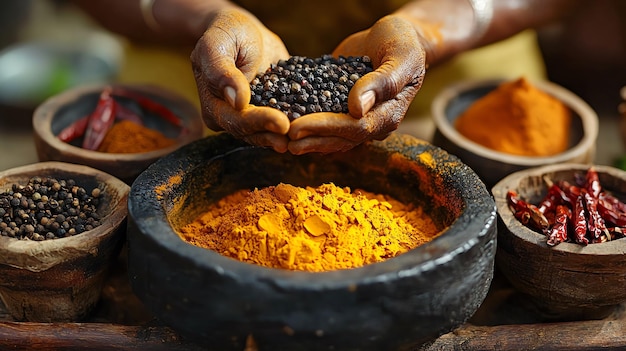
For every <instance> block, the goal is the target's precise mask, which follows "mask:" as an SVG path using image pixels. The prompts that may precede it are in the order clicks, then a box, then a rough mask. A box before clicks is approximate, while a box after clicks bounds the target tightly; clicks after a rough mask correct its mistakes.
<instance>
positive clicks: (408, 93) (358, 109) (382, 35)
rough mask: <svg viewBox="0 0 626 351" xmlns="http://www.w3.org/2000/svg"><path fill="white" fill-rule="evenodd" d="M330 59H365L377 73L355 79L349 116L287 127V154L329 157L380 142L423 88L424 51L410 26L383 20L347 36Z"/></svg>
mask: <svg viewBox="0 0 626 351" xmlns="http://www.w3.org/2000/svg"><path fill="white" fill-rule="evenodd" d="M333 55H334V56H338V55H343V56H369V57H370V58H371V60H372V64H373V66H374V68H375V71H373V72H371V73H368V74H366V75H365V76H363V77H361V78H360V79H359V80H357V81H356V83H355V85H354V86H353V87H352V89H351V90H350V94H349V96H348V108H349V111H350V113H349V114H337V113H329V112H321V113H313V114H307V115H304V116H302V117H299V118H298V119H296V120H294V121H293V122H292V123H291V128H290V130H289V134H288V135H289V138H290V142H289V145H288V148H289V151H290V152H291V153H293V154H296V155H298V154H305V153H309V152H321V153H329V152H335V151H345V150H349V149H351V148H353V147H355V146H357V145H359V144H361V143H363V142H365V141H368V140H381V139H384V138H386V137H387V136H388V135H389V134H390V133H391V132H392V131H394V130H396V129H397V128H398V126H399V124H400V122H401V121H402V119H403V118H404V115H405V113H406V111H407V109H408V107H409V105H410V104H411V102H412V101H413V98H414V97H415V94H416V93H417V91H418V90H419V88H420V87H421V85H422V80H423V78H424V73H425V71H426V64H425V53H424V49H423V47H422V45H421V44H420V41H419V38H418V35H417V33H416V32H415V29H414V27H413V26H412V24H411V23H410V22H408V21H407V20H405V19H403V18H401V17H400V16H396V15H389V16H386V17H383V18H382V19H380V20H379V21H378V22H376V23H375V24H374V25H373V26H372V27H371V28H369V29H367V30H365V31H362V32H359V33H355V34H353V35H351V36H349V37H348V38H346V39H345V40H344V41H343V42H342V43H341V44H340V45H339V46H338V47H337V48H336V49H335V51H334V52H333Z"/></svg>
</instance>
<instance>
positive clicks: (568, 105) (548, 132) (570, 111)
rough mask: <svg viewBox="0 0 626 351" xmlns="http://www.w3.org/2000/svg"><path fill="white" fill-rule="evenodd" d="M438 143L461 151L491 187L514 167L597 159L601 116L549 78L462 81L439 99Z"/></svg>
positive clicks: (436, 110)
mask: <svg viewBox="0 0 626 351" xmlns="http://www.w3.org/2000/svg"><path fill="white" fill-rule="evenodd" d="M432 117H433V120H434V122H435V127H436V128H435V133H434V136H433V141H432V142H433V144H435V145H437V146H440V147H441V148H443V149H445V150H446V151H448V152H450V153H451V154H453V155H456V156H458V157H459V158H460V159H461V160H462V161H463V162H464V163H466V164H467V165H468V166H470V168H472V169H473V170H474V171H475V172H476V174H478V176H479V177H480V178H481V179H482V180H483V181H484V182H485V184H486V185H487V187H488V188H491V187H492V186H494V185H495V184H496V183H497V182H498V181H499V180H500V179H502V178H504V177H505V176H506V175H508V174H511V173H513V172H516V171H519V170H523V169H526V168H531V167H538V166H543V165H550V164H557V163H567V162H573V163H589V164H590V163H592V162H593V160H594V156H595V150H596V139H597V137H598V128H599V127H598V124H599V122H598V116H597V114H596V113H595V111H594V110H593V109H592V108H591V107H590V106H589V105H588V104H587V103H586V102H585V101H584V100H582V99H581V98H580V97H578V96H577V95H575V94H574V93H572V92H570V91H569V90H567V89H565V88H564V87H561V86H559V85H557V84H554V83H552V82H549V81H529V80H528V79H526V78H524V77H521V78H518V79H509V80H505V79H488V80H470V81H462V82H459V83H456V84H454V85H451V86H449V87H447V88H445V89H444V90H442V91H441V92H440V93H439V94H438V95H437V96H436V97H435V99H434V100H433V104H432Z"/></svg>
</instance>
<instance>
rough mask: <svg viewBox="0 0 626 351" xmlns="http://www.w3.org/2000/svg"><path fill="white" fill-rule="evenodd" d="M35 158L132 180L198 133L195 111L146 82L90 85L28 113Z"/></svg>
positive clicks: (200, 128) (200, 124) (200, 126)
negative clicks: (91, 168) (74, 165)
mask: <svg viewBox="0 0 626 351" xmlns="http://www.w3.org/2000/svg"><path fill="white" fill-rule="evenodd" d="M33 130H34V139H35V146H36V150H37V155H38V158H39V160H40V161H63V162H70V163H76V164H82V165H87V166H90V167H93V168H96V169H100V170H103V171H105V172H107V173H109V174H111V175H113V176H116V177H118V178H119V179H122V180H123V181H125V182H127V183H129V184H130V183H131V182H132V181H133V180H134V179H135V178H136V177H137V175H139V173H141V172H142V171H143V170H145V169H146V168H147V167H148V166H149V165H150V164H152V163H153V162H154V161H156V160H157V159H159V158H161V157H162V156H164V155H167V154H169V153H170V152H172V151H174V150H176V149H177V148H179V147H180V146H182V145H185V144H187V143H189V142H191V141H193V140H196V139H199V138H201V137H202V136H203V132H204V124H203V122H202V119H201V117H200V113H199V111H198V109H197V108H196V107H195V106H194V105H193V104H192V103H191V102H190V101H187V100H186V99H184V98H183V97H181V96H179V95H178V94H176V93H174V92H171V91H169V90H167V89H164V88H161V87H157V86H149V85H121V84H109V85H90V86H80V87H77V88H73V89H70V90H67V91H65V92H63V93H61V94H58V95H56V96H53V97H51V98H50V99H48V100H46V101H45V102H43V103H42V104H41V105H40V106H39V107H37V109H36V110H35V112H34V114H33Z"/></svg>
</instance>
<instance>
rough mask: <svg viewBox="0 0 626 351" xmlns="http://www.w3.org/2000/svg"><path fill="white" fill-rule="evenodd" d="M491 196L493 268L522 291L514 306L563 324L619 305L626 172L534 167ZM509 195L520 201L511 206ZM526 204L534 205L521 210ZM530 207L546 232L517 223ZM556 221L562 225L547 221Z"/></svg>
mask: <svg viewBox="0 0 626 351" xmlns="http://www.w3.org/2000/svg"><path fill="white" fill-rule="evenodd" d="M588 172H589V173H588ZM594 174H595V175H597V178H595V176H594ZM594 179H595V180H594ZM590 184H593V185H590ZM549 189H550V190H549ZM594 189H595V190H594ZM492 193H493V196H494V198H495V201H496V206H497V209H498V249H497V254H496V267H497V269H498V270H499V271H500V272H502V273H503V275H504V276H505V277H506V278H507V279H508V281H509V282H510V283H511V285H512V286H513V287H514V288H516V289H517V290H518V291H519V292H520V293H521V295H520V296H521V297H522V298H521V300H520V304H522V303H523V304H524V305H525V306H527V307H528V310H529V311H532V312H533V313H535V314H536V315H537V316H539V317H540V318H543V319H545V320H547V321H549V320H554V321H557V320H558V321H564V320H583V319H598V318H605V317H607V316H608V315H610V314H611V313H612V312H613V311H615V309H616V307H617V306H618V305H619V304H621V303H623V302H624V301H626V265H624V258H625V257H626V238H624V234H623V232H622V229H621V228H622V227H623V226H624V225H625V224H626V222H625V221H624V219H626V212H625V211H626V207H624V208H622V209H620V207H622V205H619V203H621V202H622V201H625V200H626V172H625V171H623V170H619V169H617V168H614V167H609V166H600V165H587V164H576V163H565V164H558V165H550V166H543V167H535V168H531V169H527V170H523V171H518V172H515V173H513V174H511V175H509V176H507V177H505V178H504V179H502V180H501V181H500V182H498V183H497V184H496V185H495V186H494V187H493V189H492ZM551 194H555V195H556V196H552V195H551ZM512 196H513V200H515V199H518V200H521V201H522V202H521V203H519V204H518V205H513V204H512V201H513V200H512V199H511V197H512ZM572 204H575V205H576V206H574V205H572ZM528 205H532V206H535V207H534V209H533V208H532V206H530V207H531V210H530V211H528V212H526V210H525V208H528V207H529V206H528ZM558 205H561V206H564V208H563V207H562V208H561V209H558V210H557V206H558ZM566 209H569V211H570V212H568V211H567V210H566ZM536 210H538V211H539V212H540V213H542V214H545V216H544V217H545V218H546V219H548V223H549V225H548V226H547V227H545V226H533V225H532V224H533V223H538V222H543V220H535V219H534V218H540V217H533V218H530V217H528V216H527V217H526V218H527V220H528V221H526V220H523V219H522V218H524V213H529V214H530V213H536V212H535V211H536ZM516 213H517V215H516ZM552 216H553V217H554V219H553V220H551V219H550V218H552ZM559 216H560V217H559ZM566 217H567V218H566ZM557 218H561V219H563V220H565V221H566V222H565V225H558V224H553V223H555V222H557V223H558V222H560V221H559V220H557ZM598 218H600V219H598ZM539 228H542V229H539ZM594 233H595V234H594Z"/></svg>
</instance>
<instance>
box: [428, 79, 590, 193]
mask: <svg viewBox="0 0 626 351" xmlns="http://www.w3.org/2000/svg"><path fill="white" fill-rule="evenodd" d="M502 82H504V80H501V79H490V80H470V81H463V82H459V83H457V84H454V85H451V86H449V87H448V88H446V89H444V90H442V91H441V92H440V93H439V94H438V95H437V96H436V97H435V99H434V100H433V104H432V116H433V120H434V122H435V134H434V136H433V144H435V145H437V146H439V147H441V148H443V149H444V150H446V151H448V152H449V153H451V154H453V155H456V156H458V157H459V158H460V159H461V161H463V162H464V163H465V164H467V165H468V166H470V168H471V169H473V170H474V171H475V172H476V174H478V176H479V177H480V178H481V179H482V180H483V181H484V182H485V184H486V185H487V188H489V189H490V188H491V187H493V186H494V185H495V184H496V183H497V182H498V181H499V180H500V179H502V178H504V177H505V176H506V175H509V174H511V173H513V172H516V171H520V170H523V169H527V168H532V167H539V166H544V165H551V164H555V163H592V162H593V159H594V156H595V150H596V139H597V137H598V128H599V127H598V124H599V122H598V116H597V114H596V113H595V111H593V109H591V107H590V106H589V105H588V104H587V103H586V102H585V101H583V100H582V99H581V98H580V97H578V96H577V95H575V94H574V93H572V92H570V91H569V90H567V89H565V88H563V87H561V86H559V85H557V84H554V83H551V82H547V81H537V82H532V84H533V85H534V86H536V87H537V88H538V89H540V90H542V91H544V92H546V93H548V94H550V95H552V96H553V97H555V98H557V99H559V100H561V101H562V102H563V103H564V104H565V105H566V106H568V107H569V108H570V110H571V112H572V123H571V131H570V140H569V145H570V148H569V149H567V150H566V151H565V152H563V153H560V154H557V155H553V156H545V157H530V156H518V155H511V154H508V153H503V152H499V151H495V150H493V149H490V148H487V147H485V146H483V145H480V144H478V143H475V142H474V141H472V140H470V139H468V138H466V137H465V136H463V135H462V134H461V133H460V132H458V131H457V130H456V128H455V127H454V123H455V121H456V119H457V118H458V117H459V116H460V115H461V114H462V113H463V111H465V109H467V108H468V107H469V106H470V105H471V104H473V103H474V101H476V100H478V99H480V98H482V97H483V96H484V95H486V94H487V93H489V92H490V91H492V90H494V89H495V88H496V87H498V86H499V85H500V84H502ZM546 118H549V116H546ZM482 127H483V128H484V127H485V126H482Z"/></svg>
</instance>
